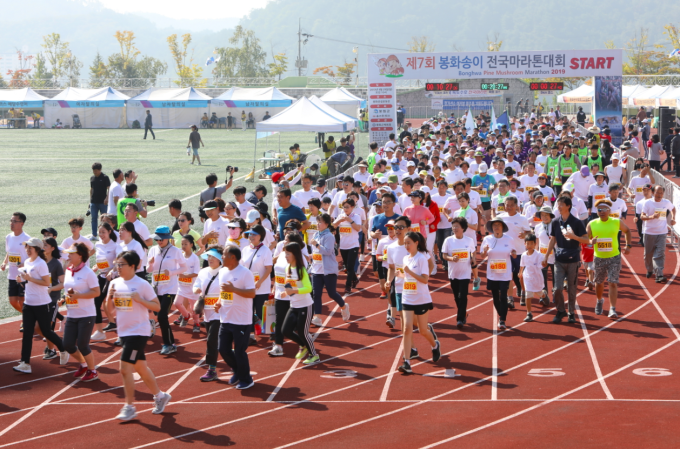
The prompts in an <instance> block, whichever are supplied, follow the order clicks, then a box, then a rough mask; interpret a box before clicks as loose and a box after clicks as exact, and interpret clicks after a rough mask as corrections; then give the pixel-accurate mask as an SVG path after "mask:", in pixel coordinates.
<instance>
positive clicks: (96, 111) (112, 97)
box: [45, 87, 130, 128]
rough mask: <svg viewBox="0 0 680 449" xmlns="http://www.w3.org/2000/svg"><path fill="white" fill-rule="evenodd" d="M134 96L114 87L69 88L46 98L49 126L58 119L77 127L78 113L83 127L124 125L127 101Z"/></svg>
mask: <svg viewBox="0 0 680 449" xmlns="http://www.w3.org/2000/svg"><path fill="white" fill-rule="evenodd" d="M128 98H130V97H128V96H127V95H125V94H122V93H120V92H118V91H117V90H115V89H113V88H111V87H102V88H100V89H81V88H77V87H68V88H66V90H64V91H63V92H60V93H58V94H57V95H56V96H54V97H53V98H50V99H49V100H46V101H45V126H46V127H48V128H49V127H51V126H52V125H53V124H54V123H55V122H56V121H57V119H59V120H60V121H61V122H62V123H63V124H64V126H66V125H68V126H69V127H71V128H73V125H74V122H75V120H74V117H73V116H74V115H77V116H78V118H79V120H80V124H81V126H82V127H83V128H124V127H125V101H126V100H127V99H128Z"/></svg>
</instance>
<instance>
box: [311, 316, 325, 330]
mask: <svg viewBox="0 0 680 449" xmlns="http://www.w3.org/2000/svg"><path fill="white" fill-rule="evenodd" d="M312 324H313V325H314V326H317V327H321V326H322V325H323V322H322V321H321V318H319V317H318V316H315V317H314V318H312Z"/></svg>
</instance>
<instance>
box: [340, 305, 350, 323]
mask: <svg viewBox="0 0 680 449" xmlns="http://www.w3.org/2000/svg"><path fill="white" fill-rule="evenodd" d="M340 312H341V313H342V319H343V321H349V303H345V307H344V308H343V309H340Z"/></svg>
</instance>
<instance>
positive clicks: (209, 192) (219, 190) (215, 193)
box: [199, 169, 234, 206]
mask: <svg viewBox="0 0 680 449" xmlns="http://www.w3.org/2000/svg"><path fill="white" fill-rule="evenodd" d="M233 182H234V170H233V169H232V170H231V172H229V179H227V181H226V182H225V183H224V184H223V185H221V186H219V187H218V186H217V175H216V174H215V173H210V174H209V175H208V176H206V177H205V183H206V184H208V188H207V189H205V190H203V191H201V195H200V196H199V202H200V203H199V206H203V204H205V203H206V202H208V201H210V200H214V199H216V198H222V195H223V194H224V192H226V191H227V190H229V188H230V187H231V184H232V183H233Z"/></svg>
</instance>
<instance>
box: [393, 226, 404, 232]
mask: <svg viewBox="0 0 680 449" xmlns="http://www.w3.org/2000/svg"><path fill="white" fill-rule="evenodd" d="M394 229H396V230H397V231H402V230H404V229H406V226H403V225H395V226H394Z"/></svg>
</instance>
